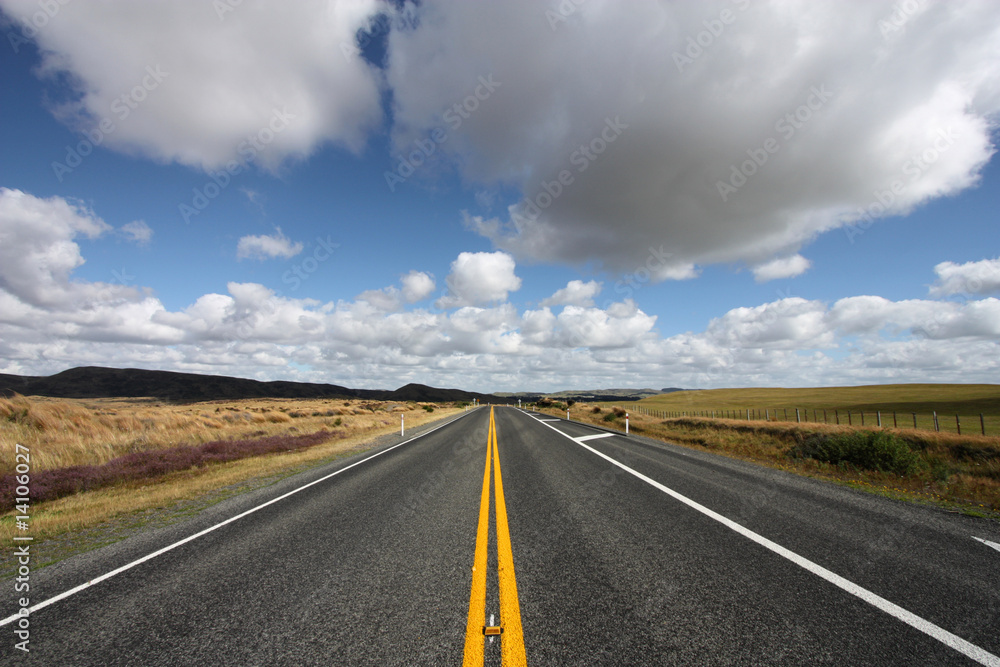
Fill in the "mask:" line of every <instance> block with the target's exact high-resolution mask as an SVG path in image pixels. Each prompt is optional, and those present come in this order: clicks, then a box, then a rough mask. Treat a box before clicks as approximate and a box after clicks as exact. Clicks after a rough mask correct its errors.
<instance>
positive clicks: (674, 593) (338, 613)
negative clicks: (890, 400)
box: [0, 408, 1000, 666]
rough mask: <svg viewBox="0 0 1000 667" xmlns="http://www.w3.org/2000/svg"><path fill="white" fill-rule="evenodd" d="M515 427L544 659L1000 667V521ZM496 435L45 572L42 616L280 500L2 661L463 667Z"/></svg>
mask: <svg viewBox="0 0 1000 667" xmlns="http://www.w3.org/2000/svg"><path fill="white" fill-rule="evenodd" d="M495 419H496V434H497V446H498V451H499V460H500V462H501V464H502V480H503V490H504V495H505V497H506V514H507V518H508V522H509V535H510V541H511V545H512V550H513V561H514V567H515V572H516V584H517V594H518V598H519V605H520V614H521V621H522V625H523V636H524V647H525V653H526V656H527V663H528V664H531V665H670V664H713V665H718V664H734V665H748V664H789V665H801V664H823V663H829V664H841V665H846V664H849V665H866V664H870V665H924V664H926V665H973V664H977V662H976V661H974V660H973V659H972V658H970V657H967V654H969V653H971V654H973V655H976V654H977V651H978V652H979V653H978V655H979V659H980V661H981V662H985V663H986V664H997V663H995V662H994V663H991V661H995V660H996V658H995V656H996V655H1000V632H998V629H1000V584H998V582H1000V551H998V550H996V549H994V548H993V547H991V546H990V544H987V543H984V542H981V541H978V540H976V539H974V537H978V538H980V539H981V540H986V541H987V542H992V543H995V544H1000V527H998V526H997V524H996V523H993V522H988V521H985V520H978V519H972V518H968V517H964V516H961V515H955V514H948V513H944V512H942V511H940V510H934V509H929V508H922V507H915V506H911V505H906V504H902V503H897V502H893V501H888V500H885V499H882V498H878V497H873V496H868V495H865V494H861V493H858V492H854V491H851V490H849V489H843V488H839V487H833V486H830V485H827V484H823V483H819V482H816V481H813V480H808V479H802V478H798V477H795V476H793V475H790V474H786V473H782V472H780V471H773V470H768V469H762V468H758V467H756V466H752V465H749V464H744V463H741V462H737V461H732V460H729V459H725V458H721V457H716V456H712V455H708V454H704V453H700V452H694V451H691V450H687V449H683V448H680V447H675V446H672V445H665V444H662V443H656V442H654V441H651V440H646V439H644V438H640V437H636V436H630V437H623V436H620V435H610V434H606V433H604V432H602V431H599V430H597V429H594V428H592V427H588V426H584V425H580V424H574V423H570V422H565V421H561V420H560V421H548V420H549V419H551V418H547V417H546V418H544V419H545V420H546V421H541V420H540V419H539V418H538V417H536V416H531V415H529V414H526V413H523V412H521V411H519V410H516V409H513V408H498V409H497V410H496V411H495ZM488 422H489V410H488V409H480V410H477V411H474V412H471V413H468V414H467V415H465V416H462V417H460V418H458V419H457V420H455V421H454V422H452V423H450V424H448V425H446V426H443V427H441V428H438V429H437V430H434V431H433V432H430V433H428V434H426V435H424V436H422V437H419V438H417V439H415V440H412V441H408V442H404V443H403V444H400V445H399V446H395V445H391V444H390V445H386V446H384V447H382V448H380V449H378V450H374V451H370V452H367V453H365V454H362V455H359V456H357V457H354V458H352V459H348V460H342V461H338V462H336V463H334V464H331V465H329V466H325V467H323V468H320V469H315V470H312V471H310V472H308V473H304V474H302V475H298V476H296V477H294V478H289V479H286V480H284V481H282V482H281V483H279V484H276V485H274V486H272V487H268V488H266V489H259V490H257V491H255V492H253V493H250V494H246V495H244V496H240V497H238V498H233V499H230V500H228V501H226V502H224V503H220V504H219V505H216V506H214V507H212V508H211V509H210V510H207V511H205V512H203V513H201V514H199V515H198V516H197V517H195V518H193V519H192V520H190V521H187V522H185V523H182V524H178V525H174V526H171V527H169V528H164V529H159V530H155V531H149V532H147V533H143V534H141V535H138V536H135V537H133V538H130V539H128V540H125V541H123V542H120V543H118V544H115V545H111V546H109V547H105V548H103V549H100V550H98V551H94V552H90V553H88V554H84V555H81V556H77V557H74V558H72V559H69V560H67V561H64V562H62V563H59V564H56V565H53V566H50V567H47V568H44V569H41V570H38V571H37V572H33V573H32V574H31V580H30V583H31V591H30V594H31V598H32V604H35V603H37V602H41V601H43V600H46V599H49V598H52V597H53V596H56V595H58V594H60V593H63V592H65V591H68V590H71V589H73V588H74V587H76V586H79V585H81V584H84V583H86V582H87V581H92V580H93V579H95V578H96V577H99V576H101V575H104V574H106V573H108V572H111V571H113V570H115V569H116V568H119V567H122V566H125V565H128V564H129V563H132V562H134V561H135V560H136V559H139V558H142V557H144V556H147V555H148V554H151V553H153V552H155V551H156V550H158V549H161V548H164V547H167V546H170V545H172V544H174V543H176V542H177V541H178V540H182V539H184V538H188V537H190V536H193V535H196V534H198V533H199V532H200V531H203V530H205V529H209V528H212V526H215V525H217V524H219V523H220V522H222V521H226V520H228V519H233V518H234V517H238V516H240V515H241V514H242V513H245V512H247V511H249V510H253V509H254V508H256V507H259V506H260V505H261V504H262V503H266V502H268V501H274V502H272V503H271V504H269V505H267V506H265V507H263V508H260V509H257V510H256V511H252V512H251V513H249V514H245V515H244V516H241V517H240V518H237V519H235V520H231V521H230V522H229V523H227V524H225V525H223V526H221V527H218V528H216V529H214V530H211V531H210V532H207V533H205V534H203V535H201V536H199V537H197V538H196V539H191V540H189V541H188V542H186V543H184V544H181V545H180V546H177V547H175V548H173V549H170V550H168V551H166V552H164V553H162V554H160V555H157V556H156V557H154V558H150V559H148V560H146V561H144V562H142V563H140V564H138V565H135V566H133V567H131V568H129V569H127V570H125V571H123V572H121V573H119V574H117V575H115V576H112V577H110V578H107V579H105V580H102V581H99V582H98V583H95V584H93V585H91V586H89V587H86V588H84V589H82V590H80V591H79V592H76V593H74V594H72V595H70V596H68V597H66V598H64V599H60V600H58V601H56V602H54V603H52V604H50V605H48V606H45V607H44V608H42V609H39V610H37V611H34V612H33V613H32V614H31V615H30V617H29V618H30V643H29V647H30V653H28V654H24V653H23V652H21V651H18V650H16V649H15V648H14V644H15V643H16V642H17V641H18V638H16V637H15V635H14V629H15V626H16V623H8V624H6V625H3V627H0V637H3V639H2V640H0V641H2V645H0V656H2V657H0V661H2V663H3V664H38V665H142V666H147V665H380V666H381V665H454V664H459V663H460V662H461V661H462V655H463V646H464V643H465V635H466V622H467V616H468V611H469V606H470V586H471V582H472V565H473V558H474V552H475V548H476V536H477V535H476V534H477V522H478V517H479V511H480V506H481V492H482V489H483V481H484V463H485V461H486V453H487V430H488ZM595 435H599V436H604V437H596V438H589V439H586V440H583V441H580V440H578V439H579V438H587V437H588V436H595ZM373 455H374V458H369V457H372V456H373ZM609 459H612V460H613V461H616V462H617V463H618V464H621V465H616V464H615V463H613V462H612V461H611V460H609ZM621 466H626V467H627V468H629V469H630V470H626V469H624V468H623V467H621ZM632 471H634V473H637V474H639V475H642V476H644V477H645V478H646V479H641V478H640V477H638V476H636V474H633V472H632ZM334 473H336V474H334ZM310 482H315V483H313V484H312V485H311V486H308V487H307V488H304V489H301V490H299V491H297V492H294V493H292V494H291V495H285V494H288V493H289V492H292V491H294V490H295V489H298V488H301V487H303V485H305V484H308V483H310ZM282 496H284V497H282ZM275 499H277V500H275ZM490 516H491V528H490V535H491V544H490V550H491V553H490V558H489V566H488V567H489V570H490V574H489V575H488V587H487V599H486V614H487V616H489V615H490V614H498V613H499V607H498V602H497V590H496V589H497V576H496V564H497V560H496V537H495V525H494V524H495V507H491V514H490ZM796 559H798V560H796ZM824 573H829V574H830V575H831V576H826V578H824V576H825V574H824ZM831 577H832V578H834V579H836V578H837V577H840V578H842V579H837V582H839V583H833V582H832V581H831ZM0 586H3V587H5V588H7V591H6V592H5V594H4V595H3V596H2V597H0V599H2V600H3V603H4V608H3V615H4V616H7V615H9V614H13V613H15V612H16V610H17V601H16V600H17V597H18V595H17V594H15V593H14V590H13V589H14V582H13V581H11V580H8V581H4V582H0ZM873 600H874V601H875V603H874V604H873ZM879 600H883V601H887V604H888V605H889V607H888V608H889V609H890V611H886V608H887V607H886V605H882V607H881V608H880V607H879V606H877V605H881V604H882V603H881V602H878V601H879ZM892 605H897V606H898V607H893V606H892ZM895 609H901V610H905V612H902V614H900V613H899V612H895V611H891V610H895ZM907 612H908V613H909V614H912V615H913V616H907V615H906V613H907ZM901 616H902V617H905V618H903V619H902V620H901ZM488 620H489V619H488V618H487V619H484V623H488ZM907 621H908V622H907ZM502 622H503V620H502V619H497V620H496V623H497V624H501V625H502ZM915 625H916V626H918V627H914V626H915ZM953 638H960V639H959V640H958V644H959V646H958V648H956V647H955V645H954V644H955V641H954V639H953ZM501 641H503V640H502V639H496V640H494V643H492V644H488V645H487V651H486V662H487V664H499V643H500V642H501ZM963 641H964V642H968V643H967V644H965V643H962V642H963ZM949 644H952V645H949ZM970 647H971V648H970ZM963 651H964V653H963Z"/></svg>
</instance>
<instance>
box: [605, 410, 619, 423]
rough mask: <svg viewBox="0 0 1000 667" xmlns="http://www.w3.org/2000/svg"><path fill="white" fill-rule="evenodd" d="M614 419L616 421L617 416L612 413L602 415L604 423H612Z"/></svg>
mask: <svg viewBox="0 0 1000 667" xmlns="http://www.w3.org/2000/svg"><path fill="white" fill-rule="evenodd" d="M616 419H618V415H616V414H615V413H613V412H609V413H608V414H606V415H604V421H606V422H613V421H614V420H616Z"/></svg>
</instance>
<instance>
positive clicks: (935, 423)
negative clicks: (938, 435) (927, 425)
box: [934, 410, 941, 431]
mask: <svg viewBox="0 0 1000 667" xmlns="http://www.w3.org/2000/svg"><path fill="white" fill-rule="evenodd" d="M934 430H935V431H940V430H941V427H940V425H939V424H938V418H937V410H935V411H934Z"/></svg>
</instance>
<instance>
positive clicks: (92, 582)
mask: <svg viewBox="0 0 1000 667" xmlns="http://www.w3.org/2000/svg"><path fill="white" fill-rule="evenodd" d="M468 414H469V413H468V412H465V413H463V414H461V415H459V416H458V417H456V418H455V419H451V420H449V421H447V422H445V423H444V424H441V425H440V426H435V427H434V428H432V429H431V430H429V431H426V432H424V433H421V434H420V435H418V436H415V437H412V438H410V439H409V440H406V441H404V442H400V443H399V444H396V445H393V446H392V447H388V448H386V449H383V450H382V451H380V452H376V453H375V454H372V455H371V456H369V457H368V458H366V459H362V460H360V461H357V462H355V463H352V464H351V465H349V466H346V467H344V468H341V469H340V470H337V471H335V472H332V473H330V474H329V475H326V476H325V477H320V478H319V479H317V480H313V481H312V482H309V483H308V484H303V485H302V486H300V487H298V488H296V489H292V490H291V491H289V492H288V493H285V494H283V495H280V496H278V497H277V498H272V499H271V500H269V501H267V502H266V503H262V504H260V505H257V506H256V507H252V508H250V509H248V510H247V511H245V512H242V513H240V514H237V515H236V516H233V517H230V518H228V519H226V520H225V521H222V522H220V523H217V524H215V525H214V526H210V527H208V528H206V529H204V530H201V531H199V532H197V533H195V534H194V535H189V536H187V537H185V538H184V539H183V540H179V541H177V542H174V543H173V544H171V545H169V546H166V547H163V548H162V549H157V550H156V551H154V552H152V553H150V554H146V555H145V556H143V557H142V558H139V559H137V560H134V561H132V562H131V563H128V564H127V565H122V566H121V567H119V568H115V569H114V570H111V571H110V572H107V573H105V574H102V575H101V576H99V577H96V578H94V579H91V580H90V581H88V582H86V583H83V584H80V585H79V586H76V587H75V588H71V589H69V590H68V591H64V592H62V593H60V594H59V595H56V596H55V597H51V598H49V599H48V600H44V601H42V602H39V603H38V604H36V605H33V606H31V607H29V608H28V612H29V613H31V614H33V613H35V612H36V611H38V610H40V609H44V608H45V607H48V606H49V605H51V604H55V603H56V602H59V601H60V600H65V599H66V598H68V597H69V596H71V595H75V594H76V593H79V592H80V591H82V590H84V589H87V588H90V587H91V586H94V585H96V584H99V583H101V582H102V581H106V580H108V579H110V578H111V577H114V576H116V575H119V574H121V573H122V572H125V571H127V570H131V569H132V568H133V567H135V566H137V565H141V564H142V563H145V562H146V561H148V560H152V559H154V558H156V557H157V556H162V555H163V554H165V553H167V552H168V551H172V550H173V549H176V548H177V547H179V546H181V545H183V544H187V543H188V542H191V541H193V540H196V539H198V538H199V537H202V536H204V535H208V534H209V533H211V532H212V531H214V530H217V529H219V528H222V527H223V526H226V525H229V524H231V523H233V522H234V521H239V520H240V519H242V518H243V517H245V516H250V515H251V514H253V513H254V512H256V511H258V510H262V509H264V508H265V507H267V506H268V505H273V504H274V503H276V502H278V501H279V500H284V499H285V498H287V497H289V496H292V495H295V494H296V493H298V492H299V491H302V490H304V489H308V488H309V487H310V486H314V485H316V484H319V483H320V482H325V481H326V480H328V479H330V478H331V477H335V476H337V475H339V474H340V473H342V472H346V471H348V470H350V469H351V468H353V467H355V466H359V465H361V464H362V463H367V462H368V461H371V460H372V459H373V458H375V457H376V456H382V455H383V454H385V453H386V452H391V451H392V450H394V449H396V448H397V447H402V446H403V445H406V444H409V443H411V442H413V441H414V440H418V439H420V438H422V437H424V436H425V435H430V434H431V433H433V432H434V431H437V430H438V429H441V428H444V427H445V426H448V425H449V424H451V423H453V422H456V421H458V420H459V419H461V418H462V417H465V416H466V415H468ZM18 618H21V616H20V614H13V615H11V616H8V617H7V618H5V619H3V620H0V627H2V626H4V625H7V624H8V623H13V622H14V621H16V620H17V619H18Z"/></svg>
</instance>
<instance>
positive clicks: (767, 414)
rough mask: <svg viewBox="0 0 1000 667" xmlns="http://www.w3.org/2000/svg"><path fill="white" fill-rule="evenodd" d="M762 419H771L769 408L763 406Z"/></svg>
mask: <svg viewBox="0 0 1000 667" xmlns="http://www.w3.org/2000/svg"><path fill="white" fill-rule="evenodd" d="M764 421H771V410H770V409H768V408H764Z"/></svg>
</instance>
